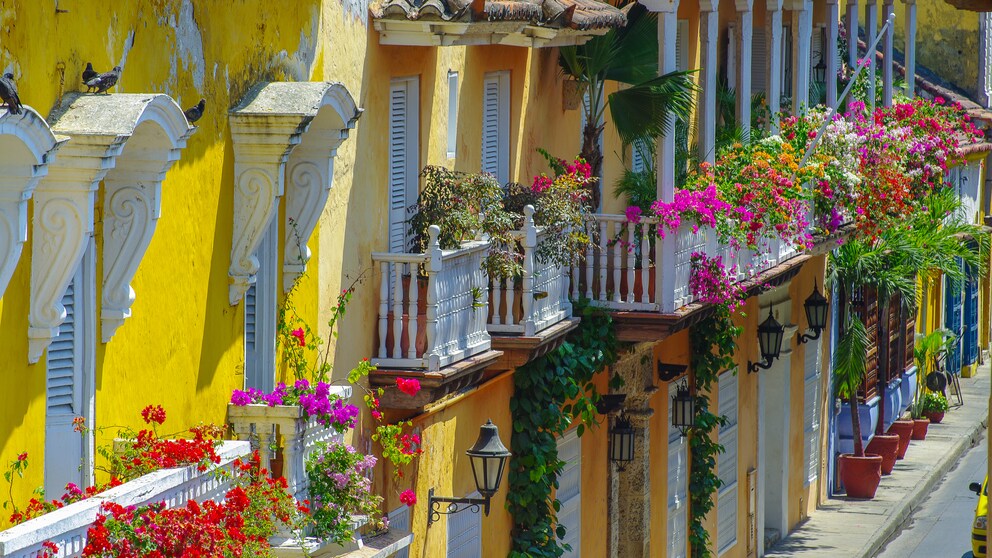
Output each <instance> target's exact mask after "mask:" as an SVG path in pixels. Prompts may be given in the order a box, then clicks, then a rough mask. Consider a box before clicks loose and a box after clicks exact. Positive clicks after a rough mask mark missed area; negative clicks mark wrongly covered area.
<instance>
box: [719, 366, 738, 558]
mask: <svg viewBox="0 0 992 558" xmlns="http://www.w3.org/2000/svg"><path fill="white" fill-rule="evenodd" d="M718 389H719V409H720V411H719V412H720V414H721V415H723V416H725V417H727V424H725V425H723V426H721V427H720V437H719V440H720V445H722V446H723V450H724V451H723V453H721V454H720V455H719V456H718V457H717V474H718V475H719V477H720V480H722V481H723V486H721V487H720V491H719V495H718V496H717V526H716V530H717V533H716V548H717V553H718V554H723V553H724V552H726V551H727V550H729V549H730V548H731V547H733V546H734V545H735V544H737V498H738V496H737V492H738V491H737V487H738V482H737V469H738V467H737V394H738V389H737V374H736V373H735V372H734V371H732V370H731V371H727V372H724V373H723V374H721V375H720V380H719V388H718Z"/></svg>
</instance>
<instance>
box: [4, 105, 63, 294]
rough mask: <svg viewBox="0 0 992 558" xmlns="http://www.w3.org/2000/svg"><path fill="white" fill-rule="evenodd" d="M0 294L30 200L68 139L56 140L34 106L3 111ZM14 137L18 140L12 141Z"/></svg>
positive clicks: (22, 237) (17, 255)
mask: <svg viewBox="0 0 992 558" xmlns="http://www.w3.org/2000/svg"><path fill="white" fill-rule="evenodd" d="M2 136H5V137H6V138H5V139H4V140H3V141H5V142H7V143H5V147H4V148H3V149H0V167H2V168H3V176H2V177H0V297H3V293H4V292H5V291H6V290H7V284H8V283H9V282H10V278H11V276H12V275H13V274H14V269H15V268H16V267H17V262H18V261H20V259H21V249H22V248H23V247H24V242H25V241H26V240H27V234H28V200H29V199H30V198H31V195H32V193H33V192H34V189H35V187H36V186H37V185H38V181H39V180H41V178H42V177H43V176H45V174H46V173H48V164H49V163H50V162H51V161H52V159H53V157H54V154H55V152H56V151H57V150H58V148H59V146H61V144H62V143H63V142H64V141H65V140H64V139H62V140H61V141H59V140H56V138H55V135H54V134H52V130H51V129H50V128H49V127H48V124H47V123H46V122H45V119H44V118H42V117H41V115H39V114H38V113H37V112H36V111H35V110H34V109H33V108H31V107H23V110H22V111H21V113H20V114H17V115H14V114H10V113H9V112H7V110H6V109H4V110H2V111H0V137H2ZM8 138H12V139H14V140H16V141H12V142H11V141H10V139H8Z"/></svg>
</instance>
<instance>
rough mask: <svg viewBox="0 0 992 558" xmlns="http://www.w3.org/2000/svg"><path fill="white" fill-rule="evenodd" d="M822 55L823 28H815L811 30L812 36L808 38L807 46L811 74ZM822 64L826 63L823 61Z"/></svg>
mask: <svg viewBox="0 0 992 558" xmlns="http://www.w3.org/2000/svg"><path fill="white" fill-rule="evenodd" d="M823 55H824V52H823V26H816V27H815V28H813V35H812V37H811V38H810V44H809V67H810V71H811V72H812V69H813V68H815V67H816V65H817V64H819V63H820V60H821V59H822V58H823ZM824 64H826V61H824ZM810 77H811V78H813V77H815V76H812V75H811V76H810Z"/></svg>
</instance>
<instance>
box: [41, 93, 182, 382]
mask: <svg viewBox="0 0 992 558" xmlns="http://www.w3.org/2000/svg"><path fill="white" fill-rule="evenodd" d="M52 122H53V125H52V130H53V131H54V132H55V133H56V134H62V135H66V136H68V137H69V138H71V139H72V141H71V142H69V144H68V145H67V146H66V147H65V148H63V149H62V150H61V152H60V157H59V159H58V160H57V161H56V162H54V163H52V164H50V165H49V173H48V176H47V177H46V178H44V179H43V180H42V181H41V183H40V184H39V185H38V187H37V192H36V193H35V202H34V224H33V247H32V258H31V309H30V313H29V317H28V321H29V324H30V326H29V328H28V361H29V362H31V363H35V362H38V361H39V360H40V359H41V355H42V354H43V353H44V351H45V349H46V348H47V347H48V345H49V344H50V343H51V342H52V339H54V338H55V337H56V336H57V335H58V328H59V326H60V325H61V324H62V322H63V321H64V320H65V308H64V307H63V306H62V303H61V301H62V296H63V295H64V294H65V291H66V288H67V287H68V285H69V281H70V280H71V278H72V275H73V273H74V272H75V270H76V267H77V266H78V265H79V262H80V261H81V260H82V257H83V253H84V252H85V250H86V245H87V242H88V239H89V237H90V236H92V234H93V205H94V199H95V195H96V191H97V188H98V187H99V184H100V182H101V181H102V180H105V181H106V182H105V186H106V189H107V190H106V192H105V194H106V195H105V200H106V207H105V210H106V211H105V215H104V230H105V231H106V238H105V239H104V245H103V259H104V265H103V292H102V297H101V317H102V318H101V320H102V329H103V335H102V338H103V341H104V342H107V341H109V340H110V338H111V337H112V336H113V334H114V332H115V331H116V330H117V328H118V327H120V325H121V324H122V323H123V322H124V320H125V319H126V318H127V317H129V316H130V315H131V304H132V303H133V302H134V292H133V290H132V289H131V280H132V279H133V278H134V274H135V272H136V271H137V268H138V264H139V263H140V261H141V258H142V257H143V256H144V254H145V250H146V249H147V248H148V244H149V242H151V238H152V234H153V233H154V230H155V224H156V222H157V220H158V216H159V213H160V210H161V184H162V180H163V178H164V177H165V173H166V171H168V169H169V167H171V166H172V164H173V163H174V162H175V161H176V160H177V159H178V158H179V151H180V150H181V149H182V148H183V147H185V145H186V138H187V137H188V136H189V134H190V133H191V131H192V128H190V126H189V123H188V122H187V121H186V117H185V116H184V115H183V112H182V109H181V108H179V105H177V104H176V102H175V101H174V100H172V98H170V97H169V96H167V95H156V94H113V95H81V94H78V93H73V94H69V95H67V96H66V98H65V100H64V101H63V103H62V105H61V106H60V107H59V108H58V109H57V110H56V111H55V113H54V114H53V116H52Z"/></svg>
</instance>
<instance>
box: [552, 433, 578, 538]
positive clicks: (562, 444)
mask: <svg viewBox="0 0 992 558" xmlns="http://www.w3.org/2000/svg"><path fill="white" fill-rule="evenodd" d="M558 459H560V460H561V461H564V462H565V468H564V469H563V470H562V472H561V475H560V476H559V477H558V493H557V497H558V501H559V502H560V503H561V509H560V510H559V511H558V523H559V524H560V525H563V526H564V527H565V539H564V540H563V541H562V542H563V543H565V544H567V545H568V546H570V547H571V550H568V551H566V552H565V554H564V556H565V557H575V558H578V557H579V556H582V546H581V542H582V442H581V440H580V439H579V437H578V436H577V435H576V433H575V430H572V431H571V432H569V433H568V434H565V435H564V436H562V438H561V440H559V441H558Z"/></svg>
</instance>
